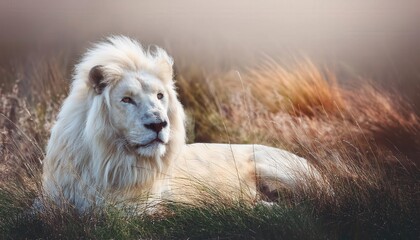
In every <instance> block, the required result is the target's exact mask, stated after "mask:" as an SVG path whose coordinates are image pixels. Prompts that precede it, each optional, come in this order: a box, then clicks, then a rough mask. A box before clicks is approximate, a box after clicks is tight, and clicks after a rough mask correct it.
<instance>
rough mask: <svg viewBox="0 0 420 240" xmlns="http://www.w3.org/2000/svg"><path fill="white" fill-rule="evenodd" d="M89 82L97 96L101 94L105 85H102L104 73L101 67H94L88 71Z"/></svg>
mask: <svg viewBox="0 0 420 240" xmlns="http://www.w3.org/2000/svg"><path fill="white" fill-rule="evenodd" d="M89 82H90V83H91V84H92V87H93V89H95V92H96V93H97V94H101V93H102V91H103V90H104V88H105V87H106V84H105V83H104V73H103V70H102V66H101V65H97V66H94V67H93V68H92V69H91V70H90V71H89Z"/></svg>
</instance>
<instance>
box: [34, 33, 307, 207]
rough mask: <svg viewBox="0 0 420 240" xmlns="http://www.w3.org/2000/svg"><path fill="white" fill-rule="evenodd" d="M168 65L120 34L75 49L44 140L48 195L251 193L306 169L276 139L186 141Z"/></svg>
mask: <svg viewBox="0 0 420 240" xmlns="http://www.w3.org/2000/svg"><path fill="white" fill-rule="evenodd" d="M172 65H173V60H172V58H171V57H169V56H168V54H167V53H166V52H165V51H164V50H163V49H161V48H157V49H156V50H155V51H153V52H151V51H146V50H144V49H143V48H142V46H141V45H140V44H139V43H137V42H136V41H134V40H131V39H129V38H127V37H124V36H115V37H110V38H108V39H107V41H104V42H101V43H99V44H96V45H94V47H93V48H92V49H90V50H89V51H88V52H87V53H86V54H85V55H84V57H83V58H82V60H81V62H80V63H79V64H78V65H77V66H76V68H75V75H74V80H73V83H72V86H71V91H70V94H69V96H68V97H67V98H66V99H65V101H64V103H63V106H62V108H61V110H60V113H59V115H58V119H57V122H56V123H55V125H54V127H53V129H52V132H51V138H50V140H49V142H48V147H47V153H46V158H45V160H44V162H43V177H42V181H43V191H44V193H45V194H46V195H47V196H48V197H50V198H51V199H53V200H54V201H55V202H57V203H58V204H63V203H69V204H72V205H74V206H75V208H76V209H78V210H79V211H80V212H85V211H87V210H89V209H92V208H93V207H95V206H103V205H104V204H124V205H125V204H129V205H130V204H136V205H137V204H144V203H150V202H152V201H153V200H161V199H174V200H187V201H188V200H189V199H193V198H195V197H196V196H197V194H202V193H203V191H199V190H197V191H196V192H194V191H193V188H195V187H197V184H189V183H188V182H190V181H191V182H194V183H200V184H203V185H208V186H209V187H210V188H212V187H213V188H214V189H217V192H218V193H220V194H226V196H229V197H233V198H246V199H248V200H250V201H254V200H256V199H260V195H263V194H266V193H269V192H271V191H274V190H275V189H276V188H277V187H279V186H285V187H292V188H293V187H294V186H295V185H296V184H297V183H299V182H301V181H303V180H302V178H301V176H302V175H305V174H311V173H312V170H311V169H312V168H311V167H310V166H309V165H308V163H307V161H306V160H305V159H303V158H300V157H298V156H296V155H294V154H292V153H289V152H287V151H284V150H280V149H276V148H271V147H266V146H261V145H230V144H191V145H186V144H185V127H184V120H185V115H184V110H183V107H182V105H181V103H180V102H179V101H178V99H177V94H176V91H175V85H174V81H173V76H172V75H173V70H172ZM187 186H195V187H187ZM207 189H209V188H207ZM194 194H195V195H194Z"/></svg>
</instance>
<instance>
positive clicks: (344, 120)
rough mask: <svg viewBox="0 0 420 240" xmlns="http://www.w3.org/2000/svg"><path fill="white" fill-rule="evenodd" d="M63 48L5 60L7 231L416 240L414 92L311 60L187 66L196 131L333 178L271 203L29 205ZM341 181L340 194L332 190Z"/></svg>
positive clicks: (60, 90)
mask: <svg viewBox="0 0 420 240" xmlns="http://www.w3.org/2000/svg"><path fill="white" fill-rule="evenodd" d="M69 62H71V61H69V58H68V57H66V56H58V57H48V58H45V59H42V61H31V60H28V61H27V62H25V63H21V62H20V63H19V64H15V65H13V68H12V67H10V68H9V67H8V66H5V67H3V68H2V69H1V73H2V76H1V78H2V79H1V82H2V83H4V84H3V86H2V92H1V95H0V98H1V104H0V114H1V115H0V131H1V139H0V152H1V154H0V170H1V172H2V174H1V175H0V238H2V239H24V238H25V239H26V238H28V239H33V238H37V239H39V238H42V239H56V238H59V239H78V238H89V239H108V238H115V239H133V238H135V239H137V238H151V239H187V238H191V239H208V238H210V239H212V238H222V239H223V238H227V239H244V238H245V239H417V237H418V236H419V235H420V229H419V226H420V220H419V218H418V216H420V211H419V202H418V193H419V192H420V191H419V190H420V184H419V180H420V178H419V176H420V174H419V169H418V167H417V166H418V164H419V160H420V137H419V131H420V120H419V117H418V115H417V114H416V113H414V112H413V111H412V110H411V109H410V107H409V103H407V102H406V101H404V100H403V99H400V98H399V97H398V96H397V95H395V94H391V93H387V92H385V91H384V90H381V89H379V88H378V87H377V86H374V85H372V84H369V83H366V81H364V80H363V81H362V80H354V81H352V82H351V83H350V84H349V83H346V84H343V83H341V82H340V81H339V79H337V78H336V76H335V75H334V73H333V71H330V70H326V69H322V68H319V67H317V66H316V65H315V64H314V63H312V62H311V61H309V60H307V59H304V60H302V61H301V62H298V63H297V64H295V65H290V66H283V65H280V64H279V63H277V62H275V61H273V60H267V61H266V62H265V63H262V64H261V66H259V67H257V68H253V69H248V70H245V71H241V72H238V71H230V72H229V71H220V72H205V71H204V70H202V69H199V68H193V67H190V66H183V67H179V69H178V74H177V76H176V79H177V86H178V88H179V93H180V99H181V102H182V103H183V104H184V106H185V108H186V112H187V115H188V117H189V121H188V136H189V141H190V142H225V143H263V144H267V145H271V146H276V147H280V148H284V149H288V150H290V151H293V152H296V153H298V154H299V155H301V156H304V157H306V158H307V159H308V160H309V161H311V162H312V163H313V164H314V165H315V166H316V167H317V168H318V170H319V171H320V172H321V175H322V178H323V179H325V180H326V182H328V183H329V184H328V186H325V185H320V184H316V183H314V182H312V183H311V184H310V186H309V187H308V186H306V187H302V188H299V189H298V190H296V191H293V192H291V191H288V190H284V191H280V192H279V193H278V196H279V199H278V202H277V204H275V205H274V206H266V205H262V204H257V205H256V206H250V205H249V204H246V203H244V202H241V201H240V200H239V201H228V200H226V199H225V198H223V196H219V195H217V194H210V193H209V194H205V195H206V196H205V197H203V196H197V204H194V205H186V204H182V203H174V202H167V203H165V204H164V211H163V212H161V213H160V214H154V215H150V214H140V215H130V214H127V213H125V212H122V211H121V210H118V209H115V208H113V207H112V206H110V207H109V208H107V209H106V210H105V211H101V212H95V213H92V214H89V215H86V216H80V215H77V214H75V212H74V211H73V210H72V209H71V208H65V209H62V208H59V207H57V206H54V205H53V204H51V206H50V207H49V208H48V209H47V210H46V211H44V212H42V213H37V212H33V211H32V210H31V206H32V204H33V202H34V199H36V197H37V196H38V193H39V188H40V170H41V161H42V159H43V156H44V152H43V149H44V147H45V144H46V141H47V139H48V136H49V131H50V128H51V126H52V124H53V122H54V119H55V116H56V114H57V112H58V110H59V106H60V104H61V102H62V100H63V99H64V97H65V95H66V93H67V90H68V80H67V79H68V78H69V77H68V76H70V70H69V69H70V68H69V65H71V64H70V63H69ZM331 192H333V193H334V194H332V193H331Z"/></svg>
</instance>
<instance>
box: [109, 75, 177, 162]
mask: <svg viewBox="0 0 420 240" xmlns="http://www.w3.org/2000/svg"><path fill="white" fill-rule="evenodd" d="M109 101H110V102H109V104H110V106H111V109H110V119H111V121H112V125H113V126H114V127H115V128H116V129H117V131H118V133H119V134H120V135H121V136H120V137H121V138H122V139H123V140H124V141H125V144H127V146H128V148H129V149H131V150H133V151H134V152H136V153H137V154H140V155H142V156H145V157H153V156H158V157H160V156H162V155H163V154H164V153H165V151H166V145H167V144H168V141H169V134H170V124H171V123H170V121H169V118H168V108H169V97H168V89H166V86H165V85H164V84H163V83H162V81H161V80H160V79H158V77H156V76H155V75H152V74H149V73H147V72H129V73H126V74H124V76H123V78H122V79H121V80H120V81H119V82H118V83H117V84H116V85H115V86H114V87H113V88H112V89H111V90H110V93H109Z"/></svg>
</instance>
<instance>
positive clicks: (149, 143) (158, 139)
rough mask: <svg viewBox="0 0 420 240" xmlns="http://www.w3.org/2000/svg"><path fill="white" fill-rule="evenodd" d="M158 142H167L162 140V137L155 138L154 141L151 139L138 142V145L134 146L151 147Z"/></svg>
mask: <svg viewBox="0 0 420 240" xmlns="http://www.w3.org/2000/svg"><path fill="white" fill-rule="evenodd" d="M156 143H158V144H165V142H164V141H162V140H161V139H160V138H155V139H153V140H152V141H150V142H148V143H146V144H136V145H134V148H146V147H150V146H152V145H154V144H156Z"/></svg>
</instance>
